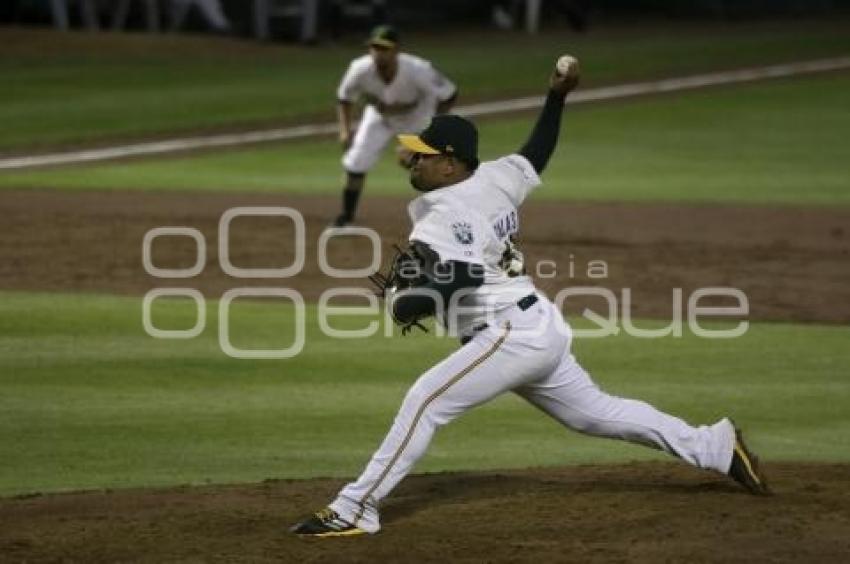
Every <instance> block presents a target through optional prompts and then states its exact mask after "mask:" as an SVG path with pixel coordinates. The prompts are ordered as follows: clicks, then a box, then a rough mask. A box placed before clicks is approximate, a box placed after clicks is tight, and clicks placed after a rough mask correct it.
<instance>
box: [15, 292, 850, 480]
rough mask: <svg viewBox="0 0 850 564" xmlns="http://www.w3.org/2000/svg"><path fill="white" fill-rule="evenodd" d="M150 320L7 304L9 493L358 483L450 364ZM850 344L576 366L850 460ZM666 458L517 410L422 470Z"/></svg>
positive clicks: (491, 419) (759, 340)
mask: <svg viewBox="0 0 850 564" xmlns="http://www.w3.org/2000/svg"><path fill="white" fill-rule="evenodd" d="M140 303H141V300H140V299H139V298H118V297H97V296H87V295H50V294H26V293H2V294H0V389H2V395H0V460H2V464H0V494H3V495H10V494H15V493H22V492H31V491H57V490H67V489H80V488H102V487H129V486H141V485H167V484H181V483H193V484H197V483H206V482H215V483H220V482H245V481H257V480H262V479H264V478H270V477H308V476H331V475H333V476H353V475H355V474H357V473H358V472H359V470H360V469H361V466H362V465H363V464H364V462H365V461H366V459H367V457H368V456H369V454H370V453H371V451H372V450H373V449H374V448H375V447H376V446H377V444H378V442H379V441H380V439H381V437H382V436H383V434H384V432H385V431H386V428H387V426H388V425H389V423H390V421H391V420H392V417H393V415H394V413H395V410H396V408H397V407H398V404H399V402H400V401H401V398H402V396H403V394H404V391H405V390H406V388H407V387H408V386H409V385H410V383H411V382H412V381H413V380H414V379H415V377H416V376H417V374H418V373H420V372H421V371H422V370H424V369H426V368H427V367H429V366H430V365H432V364H433V363H434V362H436V361H437V360H439V359H440V358H442V357H443V356H444V355H445V354H447V353H448V352H449V351H451V350H453V348H454V347H455V344H454V343H453V342H451V341H450V340H448V339H436V338H434V337H432V336H430V335H420V336H416V337H409V338H406V339H402V338H400V337H397V338H394V339H393V340H387V339H384V338H380V337H376V338H373V339H370V340H365V341H364V340H356V341H342V340H330V339H327V338H323V337H322V336H321V335H320V334H319V332H318V330H317V328H316V322H315V315H314V309H313V308H312V307H310V308H308V312H309V315H308V340H307V345H306V347H305V350H304V352H303V353H302V354H301V355H299V356H298V357H296V358H294V359H290V360H267V361H248V360H235V359H231V358H228V357H226V356H225V355H224V354H223V353H221V351H220V350H219V349H218V346H217V337H216V329H217V327H216V324H215V322H214V321H210V323H209V324H208V326H207V329H206V331H205V332H204V333H203V334H202V335H201V336H200V337H198V338H196V339H193V340H188V341H176V340H170V341H166V340H156V339H153V338H150V337H148V336H147V335H145V333H144V332H143V330H142V326H141V308H140ZM193 308H194V306H191V305H190V304H188V303H186V302H181V301H174V302H168V303H166V302H163V303H161V304H159V305H158V306H156V307H155V308H154V320H155V323H156V324H157V325H158V326H160V327H162V328H186V327H188V326H190V325H192V323H193V320H194V309H193ZM209 313H210V316H211V317H210V319H211V320H212V319H214V315H215V304H210V311H209ZM233 316H234V324H235V325H234V326H233V335H234V340H235V341H236V342H237V344H239V345H240V346H243V347H249V346H251V347H261V346H280V347H282V346H286V345H288V344H289V342H290V334H291V329H289V327H291V310H290V309H289V308H287V307H285V306H284V305H279V306H278V305H275V306H273V307H269V306H268V305H264V304H257V303H246V302H236V303H235V304H234V309H233ZM358 321H360V322H362V321H363V320H352V319H349V320H347V321H346V322H345V323H343V321H342V320H339V321H337V320H335V321H334V323H333V325H334V326H336V327H342V326H344V325H345V324H348V326H350V327H358V326H360V325H358ZM646 323H647V324H650V322H646ZM351 324H353V325H351ZM848 337H850V328H847V327H825V326H815V325H811V326H794V325H783V324H755V325H753V326H752V327H751V329H750V331H749V332H748V333H747V334H746V335H745V336H744V337H742V338H739V339H733V340H726V341H719V340H717V341H707V340H701V339H697V338H695V337H694V336H693V335H689V334H688V333H687V332H686V334H685V337H684V338H681V339H672V338H671V339H661V340H642V339H634V338H630V337H627V336H618V337H615V338H609V339H603V340H582V341H579V342H578V343H576V344H575V346H574V349H575V351H576V354H577V355H578V358H579V360H580V361H581V362H582V363H583V364H584V365H585V366H586V367H587V368H588V369H589V370H590V371H591V372H592V373H593V374H594V375H595V377H596V379H597V381H598V382H599V383H600V384H601V385H603V387H605V388H606V389H608V390H609V391H611V392H612V393H616V394H619V395H626V396H634V397H639V398H642V399H646V400H648V401H650V402H652V403H654V404H656V405H657V406H658V407H660V408H662V409H665V410H669V411H671V412H673V413H676V414H679V415H681V416H683V417H685V418H687V419H689V420H691V421H694V422H709V421H712V420H714V419H716V418H718V417H720V416H722V415H725V414H733V415H735V416H736V418H737V420H738V421H739V422H740V423H741V424H743V425H744V426H746V427H747V428H748V429H749V430H750V431H751V433H750V435H751V437H752V442H753V444H754V445H755V446H756V447H757V448H758V450H759V451H760V452H761V453H762V455H763V456H764V457H766V458H768V459H788V460H831V461H850V422H848V419H847V413H848V409H850V380H849V379H848V376H847V371H846V366H847V364H848V360H850V353H848V351H847V347H846V343H847V340H848ZM660 456H661V455H659V454H657V453H655V452H654V451H650V450H648V449H644V448H641V447H637V446H633V445H624V444H619V443H615V442H612V441H605V440H599V439H588V438H583V437H580V436H578V435H576V434H574V433H568V432H565V431H564V430H562V429H561V428H560V427H559V426H558V425H556V424H555V423H554V422H552V421H551V420H549V419H547V418H546V417H545V416H543V415H541V414H540V413H539V412H537V411H536V410H534V409H532V408H530V407H529V406H527V405H525V404H523V403H522V402H520V401H519V400H517V399H516V398H514V397H509V396H506V397H503V398H501V399H499V400H497V401H495V402H493V403H491V404H488V405H487V406H484V407H482V408H480V409H478V410H475V411H473V412H472V413H470V414H468V415H466V416H465V417H463V418H462V419H461V420H459V421H458V422H456V423H454V424H452V425H450V426H448V427H447V428H445V429H443V430H442V431H441V432H440V433H439V435H438V437H437V440H436V441H435V443H434V445H433V447H432V448H431V450H430V451H429V454H428V455H427V456H426V458H425V459H424V460H423V462H422V464H420V465H419V466H418V467H417V468H416V470H417V471H438V470H457V469H478V468H506V467H525V466H535V465H562V464H575V463H588V462H613V461H624V460H636V459H647V458H659V457H660Z"/></svg>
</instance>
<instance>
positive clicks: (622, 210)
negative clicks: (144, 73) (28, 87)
mask: <svg viewBox="0 0 850 564" xmlns="http://www.w3.org/2000/svg"><path fill="white" fill-rule="evenodd" d="M233 206H290V207H292V208H295V209H297V210H299V211H300V212H301V213H302V214H303V216H304V219H305V223H306V229H307V237H306V239H307V245H306V246H307V249H306V264H305V267H304V270H303V272H302V273H301V274H299V275H298V276H296V277H293V278H290V279H286V280H235V279H233V278H230V277H228V276H226V275H225V274H224V273H223V272H222V270H221V269H220V268H219V265H218V249H217V241H218V238H217V228H218V221H219V218H220V217H221V214H222V213H223V212H224V210H226V209H228V208H230V207H233ZM337 206H338V202H337V199H336V198H327V197H293V196H288V195H280V196H276V195H263V196H247V195H210V194H204V195H199V194H166V193H162V194H151V193H132V192H130V193H128V192H85V193H61V192H53V191H3V192H2V193H0V216H1V217H2V218H3V221H2V222H0V289H7V290H8V289H14V290H49V291H97V292H100V291H106V292H114V293H121V294H132V295H140V294H143V293H144V292H146V291H148V290H150V289H151V288H154V287H157V286H187V285H188V286H192V287H195V288H198V289H200V290H201V291H202V292H204V294H205V295H206V296H207V297H217V296H219V295H221V293H222V292H224V291H225V290H227V289H230V288H233V287H237V286H245V285H263V286H286V287H291V288H295V289H297V290H299V291H300V292H301V293H302V294H303V295H304V296H305V298H306V299H307V300H315V299H317V298H318V296H319V295H320V294H321V292H322V291H324V290H325V289H327V288H330V287H335V286H339V285H355V286H364V287H367V286H368V282H366V281H365V280H363V279H360V280H337V279H332V278H330V277H328V276H326V275H324V274H323V273H322V272H321V271H320V270H319V266H318V263H317V259H316V254H317V253H316V242H317V239H318V237H319V234H320V233H321V231H322V228H323V227H324V225H325V224H326V222H327V221H328V218H329V217H331V216H333V215H334V213H335V212H336V210H337ZM363 208H364V209H363V215H362V218H361V221H362V223H363V225H367V226H369V227H373V228H375V229H376V230H377V231H378V232H379V233H380V235H381V237H382V239H383V242H384V250H385V251H386V250H387V249H388V246H389V244H390V243H392V242H394V241H399V240H402V239H403V238H404V237H405V235H406V234H407V230H408V228H409V225H408V221H407V217H406V212H405V200H402V199H386V198H385V199H380V198H370V197H367V198H366V199H365V202H364V206H363ZM521 223H522V225H523V230H522V231H523V237H524V239H523V242H522V247H523V249H524V251H525V253H526V257H527V259H528V262H529V264H530V265H531V266H532V269H534V267H535V265H537V264H538V261H549V262H546V263H540V273H541V274H542V275H543V276H548V275H550V274H552V273H554V276H553V277H551V278H545V277H539V276H538V277H537V282H538V285H539V286H540V287H541V288H542V289H543V290H544V291H546V292H547V293H548V294H549V295H550V296H554V295H555V294H557V292H558V291H560V290H561V289H564V288H568V287H574V286H585V285H589V286H598V287H605V288H610V289H611V290H612V291H613V292H614V293H615V294H616V295H617V296H618V297H619V296H620V295H621V291H622V289H623V288H630V289H631V292H632V296H633V302H634V303H633V306H632V308H631V311H632V313H633V314H634V315H635V316H637V317H652V318H661V319H664V318H667V319H669V316H670V312H671V309H672V302H673V289H674V288H682V289H683V295H684V299H685V300H687V298H688V296H689V295H690V294H691V293H692V292H693V291H694V289H696V288H701V287H709V286H730V287H735V288H740V289H741V290H742V291H744V293H745V294H746V295H747V297H748V299H749V302H750V310H751V311H750V315H749V318H750V319H752V320H783V321H817V322H827V323H846V322H850V285H848V284H847V281H848V280H850V210H846V209H826V208H794V207H774V208H758V207H731V206H693V205H691V206H682V205H673V204H664V205H658V204H641V205H626V204H587V203H583V204H568V203H558V202H540V201H535V202H530V203H529V204H528V205H526V206H524V208H523V212H522V216H521ZM173 225H179V226H191V227H196V228H198V229H200V231H201V232H202V233H203V234H204V237H205V239H206V242H207V246H208V259H209V260H208V263H207V267H206V269H205V271H204V272H203V273H202V274H201V275H200V276H198V277H196V278H192V279H189V280H170V281H163V280H157V279H155V278H152V277H150V276H148V275H147V274H146V273H145V272H144V270H143V268H142V260H141V255H142V239H143V237H144V234H145V233H146V232H147V231H148V230H149V229H151V228H154V227H159V226H173ZM292 239H293V229H292V224H291V222H289V220H285V219H275V218H239V219H236V220H235V221H234V222H233V225H232V229H231V237H230V242H231V244H230V248H231V262H232V263H233V264H234V265H236V266H241V267H255V268H259V267H271V266H285V265H288V264H290V263H291V262H292V259H293V254H294V250H293V244H292ZM369 256H370V253H369V243H368V241H367V240H366V239H365V238H363V237H356V238H346V239H337V240H333V241H332V242H331V243H330V245H329V262H330V264H331V265H333V266H335V267H338V268H353V267H362V266H367V265H368V263H369ZM591 261H599V262H591ZM193 262H194V249H193V245H192V243H191V241H190V240H189V239H188V238H186V237H181V238H174V237H172V238H162V239H158V240H157V241H155V243H154V245H153V263H154V264H155V265H156V266H158V267H160V268H176V267H187V266H190V265H191V264H192V263H193ZM602 262H604V265H605V267H606V272H604V273H602V272H601V271H598V270H597V271H594V272H590V273H589V272H588V267H589V266H590V267H592V266H593V265H601V264H602ZM588 274H591V275H597V274H604V277H601V278H595V277H592V276H588ZM706 304H707V302H705V303H702V305H706ZM604 305H605V304H604V302H603V301H602V299H601V298H598V297H597V298H594V297H589V298H586V299H571V300H570V301H568V302H567V313H569V314H578V313H580V312H581V311H582V309H583V308H584V307H591V308H593V309H596V310H600V311H604V308H603V306H604ZM729 305H732V303H731V302H730V303H729Z"/></svg>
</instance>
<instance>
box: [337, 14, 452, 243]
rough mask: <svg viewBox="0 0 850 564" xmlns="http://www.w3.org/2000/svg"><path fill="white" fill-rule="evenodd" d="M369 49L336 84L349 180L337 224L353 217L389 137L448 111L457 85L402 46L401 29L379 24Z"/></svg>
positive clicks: (419, 127) (411, 130)
mask: <svg viewBox="0 0 850 564" xmlns="http://www.w3.org/2000/svg"><path fill="white" fill-rule="evenodd" d="M368 45H369V54H368V55H364V56H362V57H358V58H357V59H354V61H352V62H351V65H349V67H348V70H347V71H346V72H345V75H344V76H343V77H342V81H341V82H340V84H339V88H338V90H337V99H338V101H339V103H338V105H337V117H338V120H339V140H340V142H341V143H342V146H343V148H344V149H345V154H344V155H343V157H342V166H343V168H344V169H345V173H346V181H345V186H344V187H343V192H342V212H341V213H340V214H339V216H337V218H336V220H335V221H334V222H333V226H335V227H343V226H345V225H348V224H349V223H351V221H352V220H353V219H354V214H355V212H356V211H357V202H358V200H359V199H360V193H361V192H362V191H363V186H364V183H365V180H366V173H367V172H368V171H369V170H370V169H371V168H372V167H373V166H374V165H375V163H376V162H377V161H378V157H380V156H381V152H382V151H383V150H384V147H386V145H387V143H388V142H389V141H390V139H392V138H393V137H395V135H397V134H399V133H418V132H420V131H422V130H423V129H425V127H426V126H427V125H428V122H429V121H430V119H431V118H432V117H433V116H434V114H435V113H444V112H447V111H448V110H449V109H450V108H451V107H452V104H453V103H454V101H455V100H456V99H457V87H456V86H455V85H454V84H453V83H452V82H451V81H450V80H449V79H447V78H446V77H445V76H443V75H442V74H441V73H440V72H439V71H437V69H435V68H434V67H433V65H431V63H429V62H428V61H426V60H425V59H421V58H419V57H416V56H414V55H410V54H408V53H400V52H399V50H398V46H399V36H398V32H397V31H396V30H395V29H394V28H392V27H390V26H378V27H376V28H375V29H374V30H373V31H372V34H371V36H370V37H369V41H368ZM361 100H362V101H363V102H365V108H364V109H363V115H362V116H361V118H360V125H359V126H358V127H357V131H356V132H355V131H354V130H353V129H352V125H351V121H352V110H353V107H354V104H355V103H356V102H358V101H361Z"/></svg>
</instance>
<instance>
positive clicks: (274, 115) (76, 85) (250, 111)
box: [0, 19, 850, 151]
mask: <svg viewBox="0 0 850 564" xmlns="http://www.w3.org/2000/svg"><path fill="white" fill-rule="evenodd" d="M848 29H850V21H847V20H842V19H836V20H833V21H801V22H780V23H771V22H767V23H764V22H763V23H737V24H728V23H727V24H720V23H715V24H699V25H695V24H688V23H686V22H676V23H668V24H660V25H659V24H656V25H642V26H632V27H626V28H621V29H617V28H612V29H605V28H597V29H594V30H593V31H592V33H589V34H587V35H581V36H579V35H576V34H571V33H569V32H566V31H564V30H551V31H548V32H545V33H542V34H541V35H539V36H536V37H530V36H527V35H525V34H522V33H497V32H485V31H480V32H470V31H468V30H458V31H445V32H443V33H442V34H431V35H427V36H426V35H417V34H411V35H410V36H409V39H408V41H407V44H406V45H407V48H409V50H411V51H412V52H415V53H419V54H422V55H423V56H426V57H428V58H430V59H432V60H434V61H435V62H436V63H437V65H438V66H439V67H441V68H442V69H444V70H445V72H447V73H448V74H449V75H450V76H451V77H453V78H454V79H455V80H456V81H457V82H458V84H459V85H460V86H461V88H462V93H463V94H462V95H463V98H464V99H465V100H466V101H469V100H480V99H493V98H499V97H504V96H509V95H514V94H525V93H535V92H538V91H539V89H540V87H541V85H542V84H543V83H544V81H545V76H546V74H547V73H548V69H550V68H551V64H552V61H553V60H554V58H555V57H556V56H557V55H558V54H560V53H562V52H565V51H569V52H573V53H575V54H576V55H578V56H579V57H580V58H581V59H582V61H583V65H584V69H585V72H584V79H583V80H584V82H585V84H586V85H589V86H594V85H601V84H610V83H613V82H621V81H627V80H637V79H645V78H649V77H657V76H673V75H680V74H683V73H691V72H699V71H707V70H715V69H726V68H735V67H741V66H748V65H756V64H764V63H775V62H786V61H789V60H801V59H810V58H817V57H825V56H834V55H842V54H846V53H847V52H848V50H850V33H848ZM0 41H2V42H3V50H2V53H0V73H2V76H3V84H4V87H3V88H2V89H0V123H2V124H3V127H2V128H0V151H4V150H23V149H32V148H46V147H50V146H53V145H56V144H74V143H92V142H98V141H103V140H106V139H116V138H132V137H139V136H151V135H159V134H161V133H162V132H166V131H167V132H172V133H174V132H180V131H184V132H185V131H187V130H199V129H228V128H233V127H246V126H258V125H269V124H270V123H279V122H292V121H304V120H305V119H308V118H309V119H315V118H325V119H329V118H331V117H332V115H333V113H332V105H333V99H334V90H335V86H336V83H337V81H338V80H339V77H340V75H341V73H342V72H343V70H344V68H345V66H346V64H347V63H348V61H349V60H350V59H351V58H352V57H353V56H355V55H358V54H360V53H362V52H363V48H362V46H361V43H360V40H359V38H353V37H352V38H350V39H349V40H347V41H345V42H344V43H342V44H337V45H325V46H321V47H319V48H304V47H294V46H280V45H260V44H256V43H253V42H250V41H237V40H232V39H207V38H197V37H180V36H149V35H144V34H123V35H121V34H109V33H104V34H83V33H67V34H57V33H54V32H45V31H32V30H23V29H14V28H0ZM505 69H510V72H507V73H506V72H505Z"/></svg>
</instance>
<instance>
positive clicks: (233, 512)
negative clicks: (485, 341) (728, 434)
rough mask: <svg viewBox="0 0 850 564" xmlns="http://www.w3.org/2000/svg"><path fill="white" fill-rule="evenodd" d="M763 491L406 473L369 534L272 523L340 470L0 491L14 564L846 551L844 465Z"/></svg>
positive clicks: (603, 470) (668, 470) (623, 473)
mask: <svg viewBox="0 0 850 564" xmlns="http://www.w3.org/2000/svg"><path fill="white" fill-rule="evenodd" d="M768 470H769V472H770V474H771V478H772V482H773V485H774V487H775V489H776V490H777V494H776V495H774V496H773V497H769V498H757V497H753V496H750V495H749V494H746V493H744V492H743V490H741V489H740V488H739V487H738V486H737V485H736V484H734V483H731V482H730V481H729V480H727V479H725V478H724V477H722V476H715V475H713V474H708V473H704V472H699V471H696V470H693V469H690V468H687V467H686V466H685V465H684V464H675V463H640V464H628V465H618V466H579V467H574V468H568V469H549V470H528V471H510V472H507V471H506V472H487V473H474V474H473V473H460V474H436V475H426V476H413V477H411V478H409V479H408V480H406V481H405V482H404V483H403V484H402V485H401V486H400V487H399V488H398V490H397V492H396V493H395V494H394V495H393V496H392V497H391V498H390V499H389V500H388V501H387V502H386V504H385V506H384V512H383V520H384V523H383V525H384V528H383V530H382V532H381V533H379V534H378V535H375V536H369V537H356V538H343V539H300V538H297V537H295V536H293V535H291V534H288V533H287V531H286V528H287V527H288V526H290V525H291V524H292V523H293V522H295V521H296V520H298V519H299V518H300V517H302V516H303V513H304V510H305V509H307V508H319V507H321V506H322V504H323V503H326V501H327V498H328V497H329V496H330V495H332V494H333V492H335V491H336V490H337V488H338V487H339V486H340V485H341V484H342V482H341V481H339V480H307V481H269V482H266V483H263V484H257V485H249V486H205V487H181V488H171V489H158V490H126V491H116V492H88V493H73V494H63V495H50V496H38V497H29V498H21V499H7V500H2V501H0V560H4V561H15V562H25V561H26V562H35V561H39V562H42V561H45V562H59V561H74V562H115V561H133V562H136V561H140V562H173V561H192V562H400V561H406V562H442V563H445V562H518V561H522V562H625V561H629V562H744V561H746V562H846V557H847V555H848V554H850V534H848V533H850V467H848V466H847V465H824V464H820V465H805V464H771V465H770V466H769V468H768Z"/></svg>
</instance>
